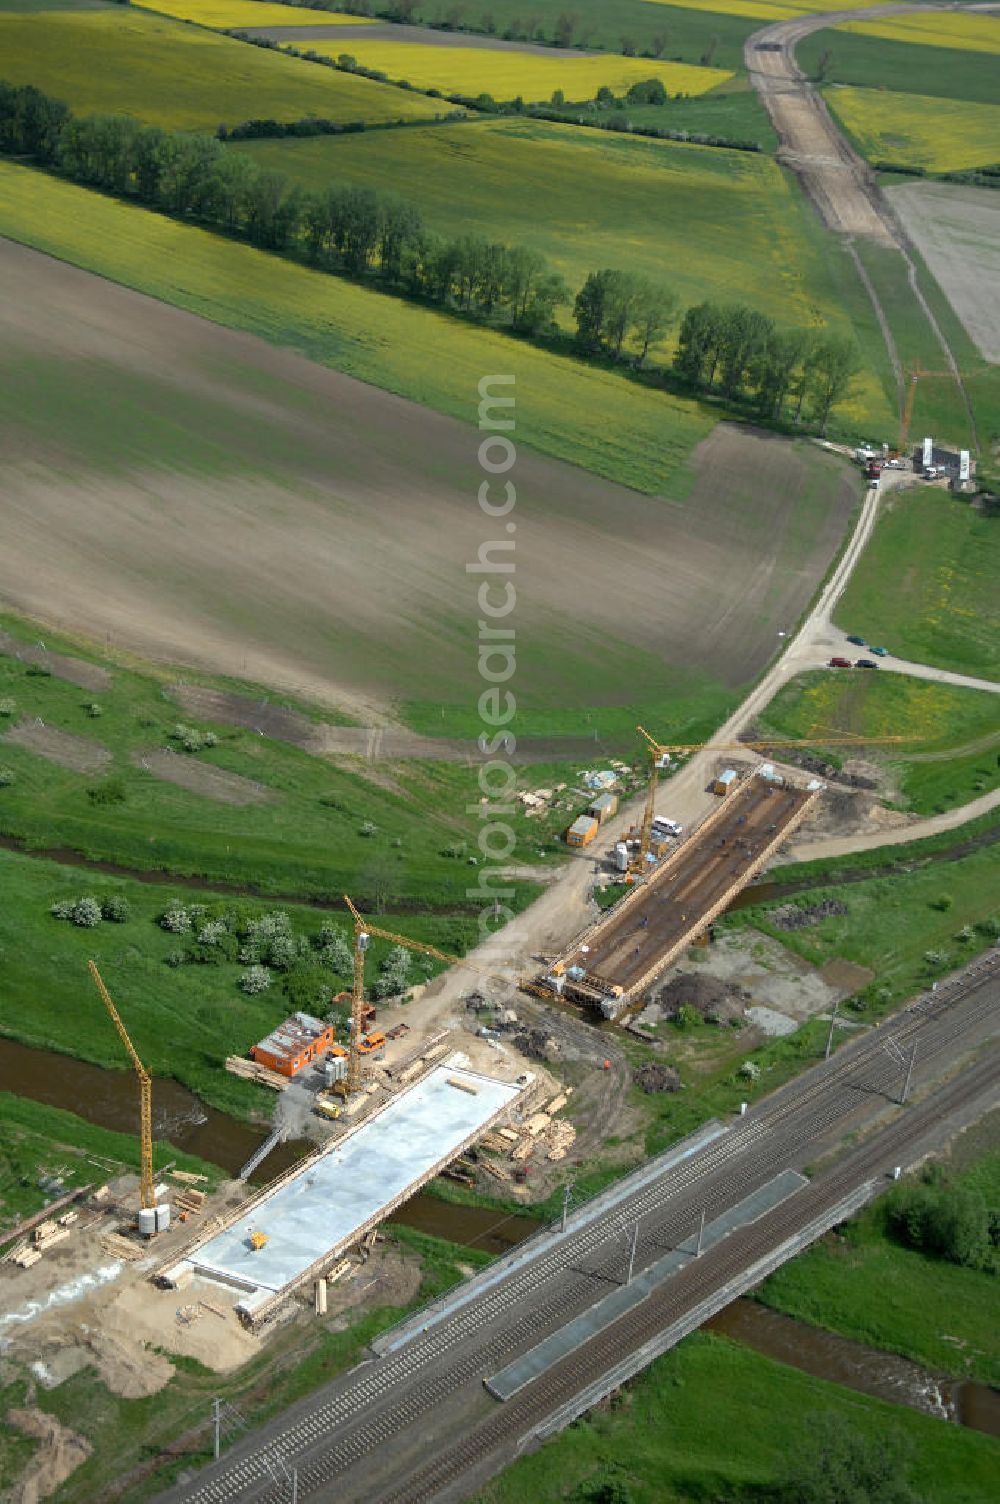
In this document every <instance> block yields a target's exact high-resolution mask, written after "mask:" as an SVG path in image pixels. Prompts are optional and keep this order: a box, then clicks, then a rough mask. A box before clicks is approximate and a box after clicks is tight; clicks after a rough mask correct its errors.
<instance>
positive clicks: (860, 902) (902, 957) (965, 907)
mask: <svg viewBox="0 0 1000 1504" xmlns="http://www.w3.org/2000/svg"><path fill="white" fill-rule="evenodd" d="M955 834H956V836H958V837H959V838H960V835H961V832H956V833H955ZM913 855H914V857H917V856H918V855H919V848H917V850H916V851H914V852H913ZM810 867H812V864H810ZM778 870H779V874H780V877H782V878H783V877H784V876H785V873H784V872H783V871H782V870H781V869H780V868H779V869H778ZM796 870H798V869H789V873H790V874H793V873H794V871H796ZM833 870H834V871H835V870H836V864H835V863H834V864H833ZM998 871H1000V852H998V849H997V846H996V845H995V844H992V845H988V846H984V847H982V848H981V849H980V850H978V851H975V852H973V853H972V854H971V855H968V856H963V857H959V858H958V859H956V860H954V861H949V862H942V863H940V864H937V863H934V862H930V863H928V864H926V865H922V866H921V867H920V868H919V869H917V870H913V871H909V872H893V873H890V874H886V875H882V876H875V877H872V878H870V879H868V880H866V881H863V882H852V883H850V884H848V885H843V886H839V887H838V886H831V887H830V888H823V887H817V888H815V889H811V890H810V892H809V893H808V895H807V898H806V901H807V902H808V903H809V904H813V903H819V902H821V901H822V900H823V899H824V898H838V899H841V900H843V902H844V903H846V904H847V906H848V912H847V913H846V914H841V915H835V916H833V917H831V918H827V919H823V920H821V921H820V923H819V924H817V925H814V926H810V927H809V928H808V929H804V930H795V931H791V932H789V931H784V930H782V931H779V930H777V929H774V928H772V927H770V926H769V923H768V917H767V913H768V906H767V905H759V906H758V907H756V908H747V909H740V910H738V911H736V912H734V913H731V914H728V915H727V916H726V917H725V919H724V920H723V921H722V923H723V924H724V925H725V927H727V928H729V927H734V928H739V929H742V928H745V927H748V926H749V927H751V928H753V927H757V928H760V929H763V930H764V931H765V932H767V933H769V934H772V935H773V936H774V937H775V938H776V939H778V940H780V942H781V943H782V945H785V946H787V947H788V948H789V950H794V951H795V952H796V953H797V954H798V955H800V956H802V957H803V958H804V959H805V960H807V961H809V962H811V963H812V964H813V965H815V966H820V967H822V966H825V965H826V963H827V961H829V960H832V959H833V958H834V957H841V958H843V959H844V960H845V961H854V962H856V963H857V964H858V965H859V966H866V967H868V968H870V969H871V970H872V971H873V972H874V973H875V981H874V982H873V983H872V987H871V989H870V991H871V996H872V998H874V1001H872V1000H871V999H870V1000H869V1006H868V1010H867V1012H866V1013H865V1015H864V1016H865V1017H866V1018H868V1019H870V1018H871V1017H872V1016H873V1015H877V1014H878V1013H879V1012H881V1011H884V1009H885V1008H887V1007H889V1006H891V1005H893V1004H895V1003H898V1002H900V1001H902V1000H903V999H904V998H907V997H911V996H913V994H914V993H916V992H919V991H921V990H922V989H923V988H926V987H927V986H929V984H930V983H931V982H932V981H934V980H936V979H937V978H938V977H939V976H942V975H943V974H944V973H945V972H946V971H947V970H949V969H950V968H955V967H958V966H964V965H965V963H966V962H967V961H970V960H971V959H972V957H973V956H974V955H976V954H977V953H978V952H979V951H981V950H983V949H984V948H985V947H986V946H988V945H991V944H992V938H991V934H990V932H989V928H988V927H987V928H983V929H976V926H986V925H987V922H988V921H989V922H992V921H993V920H994V919H1000V899H998V893H1000V888H998V884H997V874H998ZM814 875H815V874H814ZM942 898H945V899H946V900H947V901H946V902H945V903H944V905H943V906H942V903H941V900H942ZM776 901H777V902H782V901H783V900H776ZM967 925H968V926H969V927H970V929H971V930H972V933H971V934H970V935H969V936H968V937H966V936H964V935H963V931H964V930H965V927H966V926H967ZM928 952H932V953H937V955H938V957H940V958H942V959H939V960H936V961H933V962H931V961H928V960H927V959H926V955H927V953H928ZM881 989H885V996H884V998H882V999H880V998H879V997H878V993H879V992H880V990H881ZM866 991H867V990H866ZM795 1037H797V1036H795Z"/></svg>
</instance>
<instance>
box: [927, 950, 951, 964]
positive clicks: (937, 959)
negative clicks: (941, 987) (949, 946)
mask: <svg viewBox="0 0 1000 1504" xmlns="http://www.w3.org/2000/svg"><path fill="white" fill-rule="evenodd" d="M924 960H925V961H926V962H927V965H928V966H935V967H938V968H940V967H942V966H947V964H948V952H947V951H944V950H925V951H924Z"/></svg>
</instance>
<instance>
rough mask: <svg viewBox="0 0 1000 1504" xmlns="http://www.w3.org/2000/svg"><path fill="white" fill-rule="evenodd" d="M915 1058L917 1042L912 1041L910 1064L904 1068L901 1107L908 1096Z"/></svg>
mask: <svg viewBox="0 0 1000 1504" xmlns="http://www.w3.org/2000/svg"><path fill="white" fill-rule="evenodd" d="M916 1058H917V1042H916V1040H914V1041H913V1048H912V1049H911V1050H910V1063H909V1065H908V1066H907V1067H906V1080H905V1081H904V1082H903V1095H902V1096H901V1097H900V1099H899V1101H900V1105H902V1104H903V1103H905V1101H906V1099H907V1097H908V1096H909V1094H910V1080H911V1078H912V1076H913V1062H914V1060H915V1059H916Z"/></svg>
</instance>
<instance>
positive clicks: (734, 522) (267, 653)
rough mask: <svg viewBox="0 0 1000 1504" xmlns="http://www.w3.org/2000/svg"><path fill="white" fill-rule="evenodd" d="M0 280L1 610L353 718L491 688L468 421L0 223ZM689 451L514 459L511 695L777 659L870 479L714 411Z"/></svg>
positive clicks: (738, 679) (608, 697)
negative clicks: (663, 469) (584, 459)
mask: <svg viewBox="0 0 1000 1504" xmlns="http://www.w3.org/2000/svg"><path fill="white" fill-rule="evenodd" d="M276 275H280V268H279V269H277V271H276ZM0 278H2V282H3V286H4V291H5V297H4V314H3V316H2V322H0V348H2V351H3V355H4V359H5V362H6V365H7V368H8V370H9V371H10V372H12V373H15V374H16V375H17V377H18V380H17V381H16V382H13V381H12V382H11V383H10V384H9V387H8V396H7V399H6V404H5V407H4V409H3V410H2V418H3V426H2V428H0V436H2V437H0V446H2V454H3V459H4V461H5V464H6V467H7V507H6V510H5V515H4V521H3V522H2V524H0V596H2V598H3V599H4V600H5V601H6V602H7V603H8V604H9V605H10V606H12V607H14V608H15V609H17V610H20V611H23V612H25V613H27V614H29V615H32V616H34V617H37V618H38V619H40V620H42V621H49V622H52V621H53V618H55V625H57V626H64V627H67V628H69V629H71V630H78V631H81V632H84V633H86V634H88V635H89V636H90V637H92V638H100V637H105V636H106V634H110V635H111V638H112V640H113V641H114V642H115V643H116V644H117V645H119V646H124V647H126V648H129V649H131V650H133V651H136V652H139V653H141V654H143V655H144V656H147V657H149V658H152V659H155V660H163V659H167V660H169V661H172V662H176V663H189V664H194V665H196V666H204V667H210V668H212V669H213V670H214V671H216V672H223V673H229V674H233V675H235V676H239V677H242V678H251V679H253V680H255V681H256V682H258V683H264V684H272V685H275V686H278V687H282V688H292V689H295V690H297V691H300V692H302V693H304V694H306V695H309V696H311V697H312V698H314V699H316V700H318V701H319V702H321V703H331V702H335V703H338V704H339V705H340V706H341V707H342V708H344V709H346V710H348V711H354V712H356V713H357V714H358V715H359V716H360V717H364V718H366V719H367V718H370V717H371V716H372V715H374V716H375V718H376V719H377V718H378V713H379V712H384V711H385V710H386V708H387V706H389V705H391V703H392V702H394V701H395V700H396V699H399V698H404V697H405V698H408V699H420V698H424V697H426V698H431V697H432V696H434V695H439V694H440V695H441V696H443V697H445V698H447V699H448V700H449V701H450V702H452V703H457V702H462V701H463V700H464V698H465V696H466V695H472V694H473V693H478V692H479V688H480V687H481V686H480V684H479V681H478V679H477V677H476V672H475V654H476V632H477V628H476V620H477V610H476V598H475V583H476V582H474V581H472V582H470V579H469V577H468V576H467V574H466V571H465V565H466V563H467V562H468V561H470V560H475V559H476V557H477V554H478V550H479V547H480V544H481V543H482V542H483V540H484V539H488V538H489V537H490V536H491V534H490V531H489V527H488V526H486V529H485V531H484V523H485V519H484V518H483V515H482V513H481V512H480V510H479V508H478V506H477V504H476V496H477V491H478V487H479V483H480V480H481V478H482V477H481V473H480V471H479V469H478V466H477V448H478V443H479V435H478V433H477V431H476V430H475V429H473V428H472V427H471V426H468V425H466V424H463V423H460V422H457V421H455V420H453V419H449V418H445V417H442V416H439V415H436V414H434V413H430V412H428V411H427V410H426V409H424V408H422V407H419V406H417V405H416V404H414V403H411V402H407V401H405V400H403V399H401V398H398V397H394V396H391V395H389V394H387V393H384V392H382V391H379V390H377V389H376V388H374V387H371V386H368V385H366V384H364V383H362V382H359V381H356V380H353V379H351V378H349V377H345V376H343V375H339V374H337V373H334V372H332V371H330V370H327V369H325V368H323V367H319V366H316V365H313V364H312V363H310V362H308V361H305V360H302V359H301V358H299V357H298V356H294V355H291V354H288V353H286V352H283V351H276V350H274V349H273V348H272V347H270V346H269V345H265V344H264V343H262V342H260V341H258V340H256V339H254V338H252V337H250V336H247V335H242V334H236V333H233V332H231V331H228V330H224V329H220V328H218V327H217V326H215V325H213V324H210V323H207V322H205V321H204V320H202V319H199V318H196V317H194V316H192V315H190V314H187V313H182V312H180V311H178V310H176V309H173V308H170V307H168V306H166V305H164V304H161V303H158V302H156V301H154V300H152V299H150V298H147V297H144V296H142V295H141V294H137V293H134V292H131V291H129V290H126V289H123V288H121V287H118V286H116V285H114V284H111V283H108V282H105V281H103V280H101V279H99V278H96V277H93V276H91V275H89V274H88V273H85V272H82V271H79V270H77V269H74V268H71V267H68V266H66V265H64V264H62V263H60V262H57V261H54V260H51V259H49V258H47V257H44V256H42V255H39V254H38V253H37V252H34V251H31V250H27V249H25V248H23V247H21V246H17V245H14V244H12V243H9V242H0ZM514 358H515V360H516V352H515V355H514ZM476 401H477V393H476V392H475V390H473V391H470V393H469V410H470V417H471V416H473V415H474V413H475V405H476ZM112 410H113V421H109V413H111V412H112ZM123 418H127V419H128V421H127V422H124V421H123ZM694 469H695V481H694V486H693V489H692V491H691V493H690V494H689V496H688V497H687V498H686V500H685V502H684V504H683V505H678V504H676V503H673V502H669V501H664V499H663V498H658V497H648V496H643V495H640V494H639V493H637V492H634V491H630V490H627V489H626V488H624V487H620V486H614V485H612V484H609V483H607V482H604V481H602V480H600V479H598V478H597V477H595V476H593V475H590V474H588V473H585V472H583V471H581V470H578V469H575V468H573V467H572V466H569V465H565V464H562V463H559V462H556V461H551V460H546V459H543V458H541V457H540V456H538V455H536V454H533V453H531V452H530V451H527V450H522V451H521V452H520V453H519V457H518V461H517V475H518V496H519V510H518V519H519V520H518V524H517V526H518V535H517V544H518V556H517V591H518V607H517V610H518V632H519V637H520V638H521V639H522V640H523V641H524V642H525V644H526V648H525V660H524V668H523V670H522V677H521V680H520V683H521V692H522V694H525V695H529V696H530V695H534V696H535V698H536V703H537V702H538V701H543V702H544V700H545V699H546V697H548V696H550V695H554V694H555V692H556V690H557V689H558V690H559V692H560V693H561V694H562V695H563V696H564V697H565V698H564V703H568V704H573V703H574V699H576V702H577V703H579V702H580V701H581V700H582V702H583V703H585V704H590V705H594V704H600V703H621V702H622V700H623V699H625V701H626V703H627V702H628V700H634V699H635V698H636V695H635V689H634V686H633V685H630V684H627V683H623V679H622V674H621V670H620V667H615V664H618V665H621V664H622V663H624V662H626V661H628V662H631V661H633V659H634V660H635V662H636V664H637V665H639V664H641V663H642V662H645V663H646V664H647V665H648V664H650V663H651V664H652V665H653V671H655V673H662V674H663V675H664V676H665V675H667V674H668V673H670V672H675V673H676V671H678V670H679V671H680V673H681V674H682V675H685V676H687V678H688V679H689V680H693V679H694V678H695V676H696V675H698V674H700V675H703V676H705V677H706V678H710V679H711V680H712V681H713V682H714V683H716V684H719V683H721V684H722V685H725V686H730V687H736V686H738V685H740V684H743V683H745V682H746V681H747V680H749V679H751V678H753V677H754V676H755V675H756V674H757V673H759V671H760V669H761V668H762V667H763V666H764V664H765V663H766V662H767V661H768V660H769V658H770V657H771V655H772V653H773V650H774V648H775V647H776V646H777V642H778V639H777V635H776V634H777V629H778V627H781V626H786V625H788V624H790V623H791V622H794V620H795V619H796V618H797V617H798V616H799V615H800V614H801V612H802V610H803V609H804V607H805V605H806V603H807V602H808V599H809V597H810V595H811V593H812V590H813V588H814V585H815V582H816V580H817V579H818V578H819V577H820V576H821V575H822V574H823V572H824V571H825V570H826V568H827V567H828V565H829V562H830V560H831V558H832V556H833V554H834V552H835V550H836V548H837V546H838V545H839V543H840V540H841V537H842V535H843V532H844V529H845V527H846V525H847V521H848V518H849V515H850V513H851V511H852V509H853V506H854V504H855V498H856V481H855V478H854V477H853V476H852V475H851V474H850V473H849V472H848V471H847V469H846V468H845V467H844V466H843V465H842V464H840V462H838V461H835V460H830V459H827V458H826V457H825V456H823V455H821V454H820V453H819V452H818V451H817V450H816V449H815V448H813V447H812V446H809V445H806V444H794V445H793V444H790V443H788V442H786V441H783V440H779V439H775V438H772V437H768V436H764V435H758V434H755V433H754V432H753V431H751V430H747V429H735V428H732V427H729V426H725V425H723V426H720V427H719V428H717V429H716V430H715V432H714V433H713V434H712V435H711V436H710V438H709V439H708V440H707V441H706V442H705V443H704V444H703V445H702V446H701V447H700V448H699V450H698V451H696V454H695V456H694ZM400 518H402V519H403V523H402V526H401V525H400ZM581 582H583V583H584V584H585V585H586V587H587V588H583V589H581ZM55 603H57V604H55ZM470 638H471V640H470ZM615 654H617V657H614V656H613V655H615ZM661 665H662V668H661ZM636 672H638V667H637V669H636ZM647 672H649V670H648V668H647ZM662 682H666V681H665V680H661V683H662ZM630 691H631V693H630ZM588 696H589V697H590V698H587V697H588ZM602 696H603V697H604V699H603V700H602ZM626 697H627V698H626ZM472 703H474V701H473V702H472Z"/></svg>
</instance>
